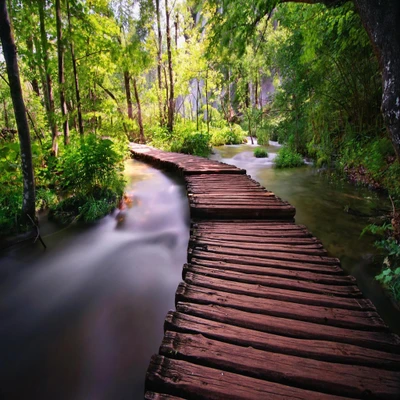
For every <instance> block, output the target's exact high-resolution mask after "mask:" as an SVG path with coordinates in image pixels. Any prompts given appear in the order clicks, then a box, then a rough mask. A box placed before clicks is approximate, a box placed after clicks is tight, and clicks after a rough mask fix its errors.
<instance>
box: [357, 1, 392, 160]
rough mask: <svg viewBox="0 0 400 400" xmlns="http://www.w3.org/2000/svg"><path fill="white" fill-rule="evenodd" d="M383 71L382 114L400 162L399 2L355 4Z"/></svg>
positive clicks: (364, 2)
mask: <svg viewBox="0 0 400 400" xmlns="http://www.w3.org/2000/svg"><path fill="white" fill-rule="evenodd" d="M354 3H355V5H356V8H357V10H358V13H359V14H360V17H361V21H362V23H363V25H364V27H365V30H366V31H367V33H368V35H369V38H370V40H371V42H372V45H373V47H374V50H375V52H376V54H377V57H378V60H379V65H380V68H381V71H382V87H383V95H382V113H383V118H384V121H385V123H386V126H387V129H388V131H389V134H390V137H391V140H392V143H393V147H394V150H395V152H396V155H397V159H398V160H399V161H400V30H399V26H398V25H399V21H400V1H399V0H381V1H375V0H354Z"/></svg>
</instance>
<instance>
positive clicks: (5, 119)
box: [3, 99, 10, 129]
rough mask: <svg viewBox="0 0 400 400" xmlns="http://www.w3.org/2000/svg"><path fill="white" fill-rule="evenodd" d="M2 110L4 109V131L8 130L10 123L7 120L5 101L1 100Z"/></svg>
mask: <svg viewBox="0 0 400 400" xmlns="http://www.w3.org/2000/svg"><path fill="white" fill-rule="evenodd" d="M3 108H4V124H5V125H6V129H10V122H9V120H8V112H7V103H6V99H3Z"/></svg>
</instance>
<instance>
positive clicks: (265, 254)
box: [207, 245, 340, 265]
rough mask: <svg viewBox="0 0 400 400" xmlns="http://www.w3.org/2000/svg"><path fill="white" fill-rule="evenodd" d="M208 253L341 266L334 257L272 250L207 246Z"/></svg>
mask: <svg viewBox="0 0 400 400" xmlns="http://www.w3.org/2000/svg"><path fill="white" fill-rule="evenodd" d="M207 251H208V252H212V253H216V254H227V255H238V256H253V257H261V258H268V259H273V260H287V261H300V262H302V263H312V264H324V265H339V264H340V261H339V259H337V258H334V257H326V256H312V255H306V254H291V253H279V252H274V251H272V250H271V251H270V250H245V249H234V248H224V247H222V246H212V245H207Z"/></svg>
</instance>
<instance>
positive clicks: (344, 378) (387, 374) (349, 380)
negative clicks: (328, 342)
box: [160, 331, 400, 400]
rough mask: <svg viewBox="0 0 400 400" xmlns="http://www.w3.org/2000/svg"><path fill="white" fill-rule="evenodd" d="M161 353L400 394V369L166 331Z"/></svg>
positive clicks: (274, 377)
mask: <svg viewBox="0 0 400 400" xmlns="http://www.w3.org/2000/svg"><path fill="white" fill-rule="evenodd" d="M160 353H161V354H162V355H164V356H170V357H173V358H179V359H183V360H185V361H189V362H192V363H196V364H200V365H205V366H207V367H212V368H216V369H220V370H223V371H230V372H234V373H237V374H240V375H245V376H250V377H253V378H258V379H263V380H266V381H268V382H276V383H280V384H284V385H288V386H295V387H299V388H302V389H308V390H312V391H317V392H322V393H327V394H335V395H339V396H348V397H359V398H365V397H368V398H374V399H387V400H398V395H399V393H400V372H393V371H382V370H379V369H374V368H369V367H361V366H352V365H344V364H335V363H329V362H324V361H316V360H312V359H311V360H310V359H307V358H302V357H295V356H290V355H286V354H279V353H272V352H267V351H262V350H258V349H253V348H251V347H247V348H243V347H239V346H235V345H232V344H228V343H224V342H219V341H216V340H212V339H208V338H205V337H204V336H202V335H193V334H184V333H179V332H169V331H167V332H166V333H165V336H164V340H163V342H162V345H161V348H160ZM244 354H245V357H244V356H243V355H244Z"/></svg>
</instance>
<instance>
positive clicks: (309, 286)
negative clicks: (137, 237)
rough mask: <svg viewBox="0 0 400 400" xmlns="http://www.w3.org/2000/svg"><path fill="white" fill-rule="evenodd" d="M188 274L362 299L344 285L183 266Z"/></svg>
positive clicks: (350, 287)
mask: <svg viewBox="0 0 400 400" xmlns="http://www.w3.org/2000/svg"><path fill="white" fill-rule="evenodd" d="M188 273H193V274H196V275H204V276H205V277H206V278H209V277H213V278H218V279H224V280H226V281H235V284H236V282H239V283H245V284H250V285H259V286H260V287H267V288H280V289H287V290H294V291H300V292H307V293H318V294H322V295H328V296H338V297H350V298H359V297H362V293H361V291H360V289H359V288H358V287H357V286H356V285H345V286H337V285H326V284H323V283H315V282H307V281H298V280H295V279H291V278H286V277H285V278H281V277H274V276H265V275H254V274H250V273H243V272H236V271H224V270H221V269H218V268H215V269H212V268H204V267H201V266H194V265H188V264H186V265H185V266H184V270H183V276H184V277H186V276H187V275H188ZM230 283H231V282H227V285H230ZM240 286H241V285H240ZM235 287H236V286H235ZM249 290H250V287H249ZM257 293H258V291H257Z"/></svg>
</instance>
